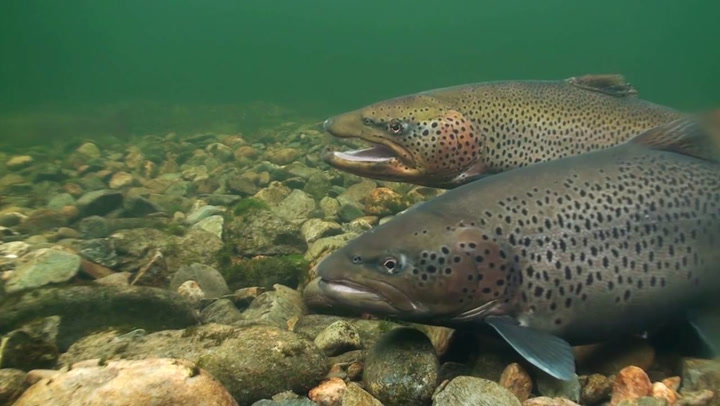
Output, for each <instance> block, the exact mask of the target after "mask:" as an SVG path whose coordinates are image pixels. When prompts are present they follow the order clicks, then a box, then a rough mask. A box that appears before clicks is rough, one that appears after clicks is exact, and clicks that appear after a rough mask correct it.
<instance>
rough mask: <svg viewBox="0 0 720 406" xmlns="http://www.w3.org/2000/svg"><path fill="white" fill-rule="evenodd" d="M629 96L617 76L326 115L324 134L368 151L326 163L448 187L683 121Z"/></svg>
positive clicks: (445, 94)
mask: <svg viewBox="0 0 720 406" xmlns="http://www.w3.org/2000/svg"><path fill="white" fill-rule="evenodd" d="M636 93H637V92H636V91H635V89H634V88H632V87H631V86H630V85H629V84H627V83H625V82H624V79H623V77H622V76H620V75H587V76H583V77H579V78H570V79H567V80H555V81H508V82H484V83H476V84H471V85H464V86H457V87H450V88H445V89H437V90H431V91H427V92H422V93H418V94H414V95H410V96H405V97H400V98H396V99H391V100H386V101H382V102H379V103H375V104H372V105H370V106H367V107H364V108H362V109H359V110H355V111H351V112H348V113H344V114H340V115H338V116H335V117H332V118H329V119H328V120H326V121H325V123H324V125H323V126H324V128H325V130H327V131H328V132H329V133H330V134H332V135H334V136H336V137H343V138H348V137H356V138H360V139H362V140H364V141H366V142H369V143H370V144H372V147H371V148H368V149H362V150H357V151H347V152H335V151H331V150H328V151H326V152H325V153H324V154H323V158H324V159H325V161H326V162H328V163H329V164H330V165H332V166H334V167H335V168H338V169H340V170H343V171H347V172H350V173H353V174H356V175H359V176H365V177H369V178H375V179H380V180H390V181H400V182H408V183H414V184H417V185H424V186H431V187H443V188H452V187H455V186H458V185H461V184H464V183H467V182H469V181H472V180H474V179H477V178H479V177H482V176H483V175H489V174H495V173H499V172H503V171H506V170H509V169H513V168H518V167H523V166H527V165H530V164H533V163H537V162H542V161H550V160H554V159H558V158H562V157H565V156H571V155H578V154H581V153H585V152H589V151H593V150H597V149H602V148H606V147H610V146H614V145H617V144H619V143H622V142H624V141H627V140H628V139H630V138H631V137H632V136H634V135H637V134H639V133H641V132H642V131H644V130H647V129H649V128H653V127H656V126H658V125H661V124H665V123H667V122H670V121H672V120H675V119H677V118H679V117H680V113H679V112H677V111H675V110H673V109H670V108H668V107H663V106H659V105H656V104H653V103H650V102H648V101H644V100H641V99H639V98H637V97H636V96H635V94H636Z"/></svg>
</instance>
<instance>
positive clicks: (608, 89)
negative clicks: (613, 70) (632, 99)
mask: <svg viewBox="0 0 720 406" xmlns="http://www.w3.org/2000/svg"><path fill="white" fill-rule="evenodd" d="M565 81H566V82H567V83H569V84H571V85H573V86H575V87H579V88H581V89H585V90H589V91H592V92H599V93H605V94H607V95H610V96H614V97H628V96H634V95H636V94H637V93H638V91H637V89H635V88H634V87H633V86H632V85H631V84H630V83H628V82H626V81H625V77H624V76H623V75H620V74H604V75H584V76H578V77H571V78H568V79H565Z"/></svg>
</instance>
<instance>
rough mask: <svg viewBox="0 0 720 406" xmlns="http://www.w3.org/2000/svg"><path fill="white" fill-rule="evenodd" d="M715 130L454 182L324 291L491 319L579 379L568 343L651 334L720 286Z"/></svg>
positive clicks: (367, 247)
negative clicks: (454, 185) (711, 135)
mask: <svg viewBox="0 0 720 406" xmlns="http://www.w3.org/2000/svg"><path fill="white" fill-rule="evenodd" d="M706 128H707V127H706V126H704V125H700V124H699V122H698V121H688V120H686V119H681V120H676V121H674V122H672V123H669V124H667V125H665V126H661V127H658V128H656V129H653V130H650V131H648V132H646V133H644V134H642V135H640V136H638V137H636V138H635V139H633V140H632V141H630V142H627V143H624V144H622V145H619V146H616V147H613V148H609V149H605V150H601V151H595V152H591V153H587V154H583V155H579V156H573V157H567V158H563V159H560V160H556V161H551V162H545V163H542V164H538V165H534V166H532V167H526V168H520V169H516V170H512V171H508V172H505V173H502V174H498V175H495V176H492V177H488V178H485V179H481V180H478V181H476V182H472V183H469V184H466V185H464V186H461V187H458V188H456V189H453V190H450V191H448V192H446V193H444V194H442V195H441V196H439V197H436V198H434V199H432V200H430V201H428V202H425V203H423V204H421V205H419V206H416V207H414V208H411V209H409V210H408V211H407V212H405V213H403V214H400V215H398V216H396V217H395V218H394V219H392V220H391V221H389V222H387V223H385V224H383V225H381V226H378V227H376V228H375V229H373V230H370V231H368V232H367V233H365V234H363V235H361V236H359V237H358V238H356V239H355V240H352V241H351V242H350V243H348V245H347V246H345V247H343V248H341V249H340V250H338V251H336V252H334V253H333V254H331V255H330V256H328V257H327V258H326V259H325V260H323V261H322V262H321V263H320V264H319V266H318V273H319V275H320V277H321V280H320V281H319V286H318V287H319V290H320V291H321V292H322V293H323V294H325V295H327V296H328V297H329V298H331V299H332V300H333V301H335V302H337V303H339V304H342V305H343V306H345V307H348V308H355V309H364V310H365V311H367V312H370V313H373V312H374V313H378V314H382V315H386V316H390V317H394V318H399V319H405V320H414V321H418V322H425V323H430V324H444V325H457V324H463V323H479V322H485V323H488V324H490V325H491V326H492V327H494V328H495V329H496V330H497V331H498V332H499V333H500V335H501V336H503V337H504V338H505V339H506V340H507V341H508V342H509V343H510V344H511V345H512V346H513V347H514V348H515V349H516V350H518V351H519V352H520V353H521V354H522V355H523V356H525V357H526V358H527V359H528V360H529V361H531V362H533V363H535V364H536V365H537V366H539V367H540V368H541V369H543V370H545V371H546V372H548V373H550V374H553V375H554V376H556V377H560V378H563V379H566V378H567V377H568V376H569V375H570V374H571V373H572V370H573V367H572V355H571V353H570V351H569V346H567V342H570V343H573V344H583V343H590V342H598V341H602V340H604V339H607V338H610V337H614V336H617V335H618V334H624V333H640V332H643V331H645V330H648V329H652V328H653V327H656V326H658V325H659V324H660V323H663V322H665V321H669V320H674V319H679V318H682V317H684V316H685V315H686V313H687V311H688V310H689V309H696V308H702V307H703V306H705V303H704V302H705V301H708V300H712V299H713V298H714V296H715V295H716V294H717V293H716V292H718V291H719V290H720V272H718V264H719V263H720V250H718V249H717V247H718V245H719V244H720V166H719V165H718V162H717V160H716V159H715V158H714V157H717V156H720V154H718V153H717V151H718V148H717V145H718V144H717V142H716V141H715V140H716V139H718V138H711V137H709V136H708V133H707V130H706ZM713 128H715V127H713ZM716 134H717V132H713V136H714V137H717V135H716ZM710 157H713V158H712V159H711V158H710Z"/></svg>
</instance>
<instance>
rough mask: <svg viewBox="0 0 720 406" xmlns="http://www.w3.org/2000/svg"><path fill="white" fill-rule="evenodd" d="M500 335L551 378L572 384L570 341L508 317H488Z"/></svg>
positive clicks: (572, 359) (572, 362)
mask: <svg viewBox="0 0 720 406" xmlns="http://www.w3.org/2000/svg"><path fill="white" fill-rule="evenodd" d="M485 322H486V323H487V324H489V325H490V326H491V327H492V328H494V329H495V331H497V332H498V334H500V336H501V337H502V338H503V339H504V340H505V341H507V343H508V344H510V346H511V347H513V349H515V351H517V352H518V353H519V354H520V355H522V357H523V358H525V359H526V360H527V361H528V362H530V363H531V364H533V365H535V366H536V367H538V368H540V370H542V371H543V372H545V373H547V374H548V375H550V376H552V377H554V378H557V379H560V380H563V381H569V380H570V379H572V378H573V377H574V376H575V357H574V356H573V353H572V347H570V344H568V343H567V341H565V340H563V339H562V338H560V337H556V336H554V335H552V334H548V333H545V332H542V331H539V330H535V329H532V328H529V327H523V326H520V325H518V324H517V322H516V321H515V320H513V319H511V318H509V317H496V316H489V317H486V318H485Z"/></svg>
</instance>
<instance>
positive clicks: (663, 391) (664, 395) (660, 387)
mask: <svg viewBox="0 0 720 406" xmlns="http://www.w3.org/2000/svg"><path fill="white" fill-rule="evenodd" d="M650 394H651V395H652V397H654V398H658V399H665V400H666V401H667V402H668V404H671V405H672V404H673V403H675V401H677V399H678V394H677V392H675V391H674V390H672V389H670V388H668V387H667V386H665V384H664V383H662V382H655V383H654V384H653V385H652V390H651V392H650Z"/></svg>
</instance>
